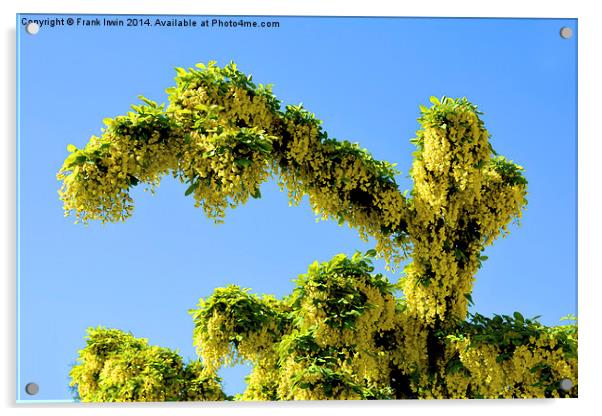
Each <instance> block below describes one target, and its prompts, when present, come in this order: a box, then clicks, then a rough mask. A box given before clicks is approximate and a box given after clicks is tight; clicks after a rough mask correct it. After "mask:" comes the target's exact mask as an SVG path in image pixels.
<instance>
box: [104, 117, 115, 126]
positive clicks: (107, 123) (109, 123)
mask: <svg viewBox="0 0 602 416" xmlns="http://www.w3.org/2000/svg"><path fill="white" fill-rule="evenodd" d="M102 122H103V124H104V125H105V126H109V127H111V125H112V124H113V119H112V118H110V117H107V118H103V119H102Z"/></svg>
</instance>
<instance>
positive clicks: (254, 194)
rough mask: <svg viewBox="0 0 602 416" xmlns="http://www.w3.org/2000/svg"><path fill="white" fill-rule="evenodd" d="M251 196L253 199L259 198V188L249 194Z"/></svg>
mask: <svg viewBox="0 0 602 416" xmlns="http://www.w3.org/2000/svg"><path fill="white" fill-rule="evenodd" d="M251 196H252V197H253V198H255V199H259V198H261V191H260V190H259V188H256V189H255V191H253V192H252V193H251Z"/></svg>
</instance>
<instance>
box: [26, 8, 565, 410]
mask: <svg viewBox="0 0 602 416" xmlns="http://www.w3.org/2000/svg"><path fill="white" fill-rule="evenodd" d="M29 17H33V16H29ZM38 17H43V16H38ZM198 20H202V18H199V19H198ZM258 20H261V19H258ZM263 20H279V21H280V28H278V29H217V28H215V29H201V28H196V29H192V28H188V29H167V28H164V29H160V28H139V27H138V28H127V27H123V28H111V29H108V28H76V27H56V28H45V27H42V29H41V31H40V33H39V34H38V35H36V36H29V35H27V34H25V32H24V31H23V27H22V26H20V21H19V22H18V28H17V33H18V51H19V52H18V53H19V65H20V67H19V71H18V72H19V74H18V75H19V91H20V97H19V99H20V104H19V133H20V142H19V151H20V155H19V166H20V186H19V201H20V209H19V234H20V246H19V248H20V250H19V253H20V259H19V271H20V276H19V277H20V280H19V288H20V299H19V319H20V321H19V347H18V354H19V357H18V362H19V364H18V372H19V374H18V377H17V379H18V383H19V384H18V395H19V398H20V399H22V400H30V399H33V400H61V399H63V400H68V399H70V394H69V392H68V389H67V384H68V381H69V379H68V371H69V368H70V365H71V364H72V363H73V361H74V360H75V358H76V356H77V351H78V350H79V349H81V348H82V347H83V346H84V340H83V336H84V333H85V330H86V328H87V327H90V326H97V325H104V326H107V327H114V328H120V329H123V330H129V331H132V332H133V334H134V335H136V336H139V337H145V338H148V339H149V341H150V343H151V344H158V345H162V346H166V347H170V348H173V349H177V350H179V351H180V353H181V354H182V355H183V356H184V357H189V358H192V357H195V351H194V348H193V346H192V341H191V339H192V337H191V336H192V320H191V317H190V316H189V315H188V313H187V311H188V309H190V308H193V307H194V306H195V305H196V303H197V301H198V299H199V298H200V297H205V296H208V295H209V294H211V292H212V291H213V289H214V288H216V287H220V286H224V285H226V284H229V283H235V284H239V285H241V286H243V287H250V288H252V290H253V291H254V292H257V293H272V294H275V295H276V296H283V295H285V294H287V293H289V292H290V291H291V289H292V288H293V285H292V283H291V279H293V278H295V277H296V276H297V275H298V274H301V273H304V272H305V271H306V270H307V267H308V265H309V264H310V263H311V262H313V261H314V260H320V261H325V260H328V259H330V258H331V257H332V256H333V255H335V254H337V253H340V252H344V253H349V254H351V253H353V252H354V251H355V250H356V249H359V250H366V249H368V248H370V247H371V245H370V244H366V243H363V242H362V241H361V240H360V239H359V238H358V237H357V234H356V232H355V231H353V230H350V229H348V228H347V227H339V226H337V224H335V223H331V222H319V223H316V221H315V217H314V215H313V214H312V212H311V210H310V209H309V207H308V204H307V201H306V200H304V202H303V203H302V204H301V206H299V207H289V206H288V203H287V197H286V195H285V194H283V193H280V192H279V190H278V188H277V186H276V185H275V183H274V182H270V183H267V184H265V185H264V187H263V188H262V194H263V198H262V199H260V200H251V201H249V203H248V204H247V205H246V206H245V207H240V208H239V209H237V210H234V211H229V212H228V213H227V217H226V222H225V224H223V225H220V226H216V225H213V223H212V222H211V221H209V220H208V219H206V218H205V217H204V216H203V213H202V211H201V210H199V209H195V208H194V207H193V201H192V199H191V198H190V197H185V196H184V191H185V188H184V187H183V186H182V185H180V184H179V183H176V182H175V181H174V180H172V179H171V178H166V179H165V180H164V181H163V182H162V184H161V186H160V188H159V189H158V192H157V194H156V195H155V196H151V195H149V194H148V193H145V192H143V191H142V189H136V190H134V192H133V196H134V198H135V201H136V209H135V212H134V216H133V217H132V218H131V219H130V220H129V221H127V222H126V223H119V224H108V225H105V226H101V225H100V224H91V225H90V226H89V227H87V228H86V227H84V226H82V225H74V224H73V218H64V217H63V212H62V206H61V203H60V201H59V199H58V195H57V189H58V188H59V183H58V182H57V181H56V179H55V174H56V172H57V170H58V169H59V167H60V166H61V163H62V161H63V159H64V158H65V157H66V155H67V151H66V149H65V147H66V146H67V144H69V143H73V144H75V145H76V146H78V147H79V146H83V145H84V144H85V143H86V142H87V141H88V139H89V137H90V136H91V135H94V134H100V128H101V127H102V119H103V118H105V117H114V116H116V115H119V114H123V113H124V112H126V111H128V109H129V105H130V104H132V103H136V101H137V99H136V96H138V95H139V94H142V95H145V96H147V97H149V98H151V99H153V100H157V101H160V102H163V101H165V100H166V95H165V92H164V89H165V88H167V87H169V86H171V85H172V83H173V77H174V75H175V72H174V70H173V68H174V67H176V66H183V67H188V66H193V65H194V64H195V63H197V62H207V61H209V60H216V61H218V63H219V64H220V65H223V64H226V63H228V62H229V61H230V60H234V61H236V62H237V63H238V65H239V67H240V68H241V69H242V70H243V71H245V72H247V73H252V74H253V76H254V80H255V81H257V82H261V83H272V84H274V85H275V87H274V92H275V93H276V95H277V96H278V97H279V98H280V99H282V100H283V101H284V102H285V103H291V104H297V103H299V102H303V103H304V105H305V106H306V107H307V108H308V109H309V110H310V111H312V112H315V113H316V115H317V116H318V118H320V119H322V120H324V127H325V129H326V130H327V131H328V132H329V135H330V136H332V137H336V138H339V139H349V140H351V141H357V142H359V143H360V144H361V145H362V146H363V147H366V148H368V149H369V150H370V151H371V152H372V154H373V155H374V156H375V157H376V158H377V159H386V160H388V161H391V162H397V163H398V167H399V168H400V169H401V170H402V174H401V175H400V176H399V178H398V182H399V183H400V186H401V188H402V189H408V188H411V182H410V181H409V179H408V178H407V172H408V170H409V167H410V165H411V153H412V151H413V146H412V145H411V144H410V142H409V139H410V138H412V137H413V136H414V132H415V131H416V129H417V127H418V124H417V122H416V118H417V117H418V116H419V111H418V105H419V104H428V100H429V96H431V95H435V96H441V95H448V96H453V97H456V96H466V97H468V98H469V99H470V100H471V101H472V102H474V103H476V104H478V105H479V107H480V108H481V110H482V111H484V112H485V115H484V116H483V117H484V120H485V122H486V126H487V128H488V129H489V130H490V132H491V134H492V136H493V140H492V142H493V145H494V147H495V149H496V150H497V151H498V152H499V153H501V154H503V155H505V156H507V157H508V158H510V159H512V160H515V161H517V162H518V163H520V164H522V165H523V166H524V167H525V168H526V177H527V178H528V180H529V195H528V199H529V205H528V209H527V211H526V212H525V215H524V218H523V220H522V226H521V227H516V226H512V227H511V234H510V235H509V236H508V237H507V238H505V239H500V240H499V241H497V242H496V243H495V245H494V246H492V247H490V248H488V249H487V250H486V254H487V255H488V256H489V260H488V261H487V262H486V263H485V265H484V268H483V269H481V270H480V271H479V273H478V276H477V282H476V285H475V290H474V293H473V299H474V301H475V303H476V305H475V307H474V308H473V311H478V312H480V313H483V314H486V315H490V314H492V313H500V314H501V313H511V312H513V311H515V310H518V311H521V312H522V313H523V314H524V315H525V316H528V317H530V316H535V315H542V318H541V321H542V322H543V323H545V324H548V325H555V324H558V323H559V318H560V317H561V316H564V315H566V314H569V313H573V314H576V309H577V299H576V296H577V294H576V293H577V292H576V287H577V270H576V268H577V263H576V249H577V248H576V244H577V242H576V221H577V218H576V215H577V213H576V192H577V189H576V183H577V178H576V162H577V161H576V157H577V155H576V145H577V138H576V76H577V74H576V53H577V46H576V29H577V27H576V21H575V20H570V19H569V20H508V19H449V20H446V19H410V18H406V19H401V18H399V19H394V18H370V19H368V18H354V19H350V18H269V19H263ZM562 26H569V27H571V28H573V31H574V33H575V36H574V37H573V38H572V39H570V40H564V39H562V38H561V37H560V36H559V29H560V28H561V27H562ZM377 267H378V269H379V270H382V269H383V264H381V263H378V264H377ZM389 276H390V278H391V280H397V278H398V277H399V276H398V275H392V274H389ZM247 372H248V369H247V368H245V367H238V368H234V369H227V370H224V371H222V373H221V374H222V375H223V377H224V386H225V390H226V392H228V393H230V394H233V393H236V392H241V391H242V390H243V389H244V381H243V377H244V375H245V374H246V373H247ZM30 381H34V382H36V383H38V384H39V385H40V392H39V394H38V395H37V396H34V397H33V398H32V397H29V396H26V395H25V394H24V393H23V386H24V385H25V384H26V383H27V382H30Z"/></svg>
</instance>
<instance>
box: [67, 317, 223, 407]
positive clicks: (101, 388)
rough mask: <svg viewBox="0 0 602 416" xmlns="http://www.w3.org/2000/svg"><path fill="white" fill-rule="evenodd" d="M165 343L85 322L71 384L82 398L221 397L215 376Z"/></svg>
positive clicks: (162, 399) (207, 398)
mask: <svg viewBox="0 0 602 416" xmlns="http://www.w3.org/2000/svg"><path fill="white" fill-rule="evenodd" d="M202 370H203V367H202V365H201V363H200V362H198V361H193V362H190V363H188V364H185V363H183V362H182V358H181V357H180V356H179V355H178V354H177V353H175V352H173V351H171V350H169V349H168V348H162V347H157V346H150V345H148V342H147V340H146V339H142V338H135V337H134V336H133V335H132V334H128V333H125V332H122V331H120V330H117V329H105V328H102V327H99V328H96V329H95V328H90V329H88V336H87V340H86V347H85V348H84V349H83V350H81V351H80V353H79V359H78V362H77V364H76V365H74V366H73V368H72V369H71V373H70V375H71V383H70V384H71V386H72V387H74V388H75V390H76V392H77V396H78V397H79V399H80V400H82V401H87V402H90V401H92V402H129V401H132V402H139V401H153V402H156V401H188V400H192V401H199V400H212V401H215V400H224V398H225V396H224V394H223V393H222V391H221V388H220V385H219V383H220V379H219V378H217V377H215V376H211V375H207V374H204V373H203V371H202Z"/></svg>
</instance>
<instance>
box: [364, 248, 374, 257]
mask: <svg viewBox="0 0 602 416" xmlns="http://www.w3.org/2000/svg"><path fill="white" fill-rule="evenodd" d="M366 256H367V257H376V250H374V249H373V248H371V249H370V250H368V251H366Z"/></svg>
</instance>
